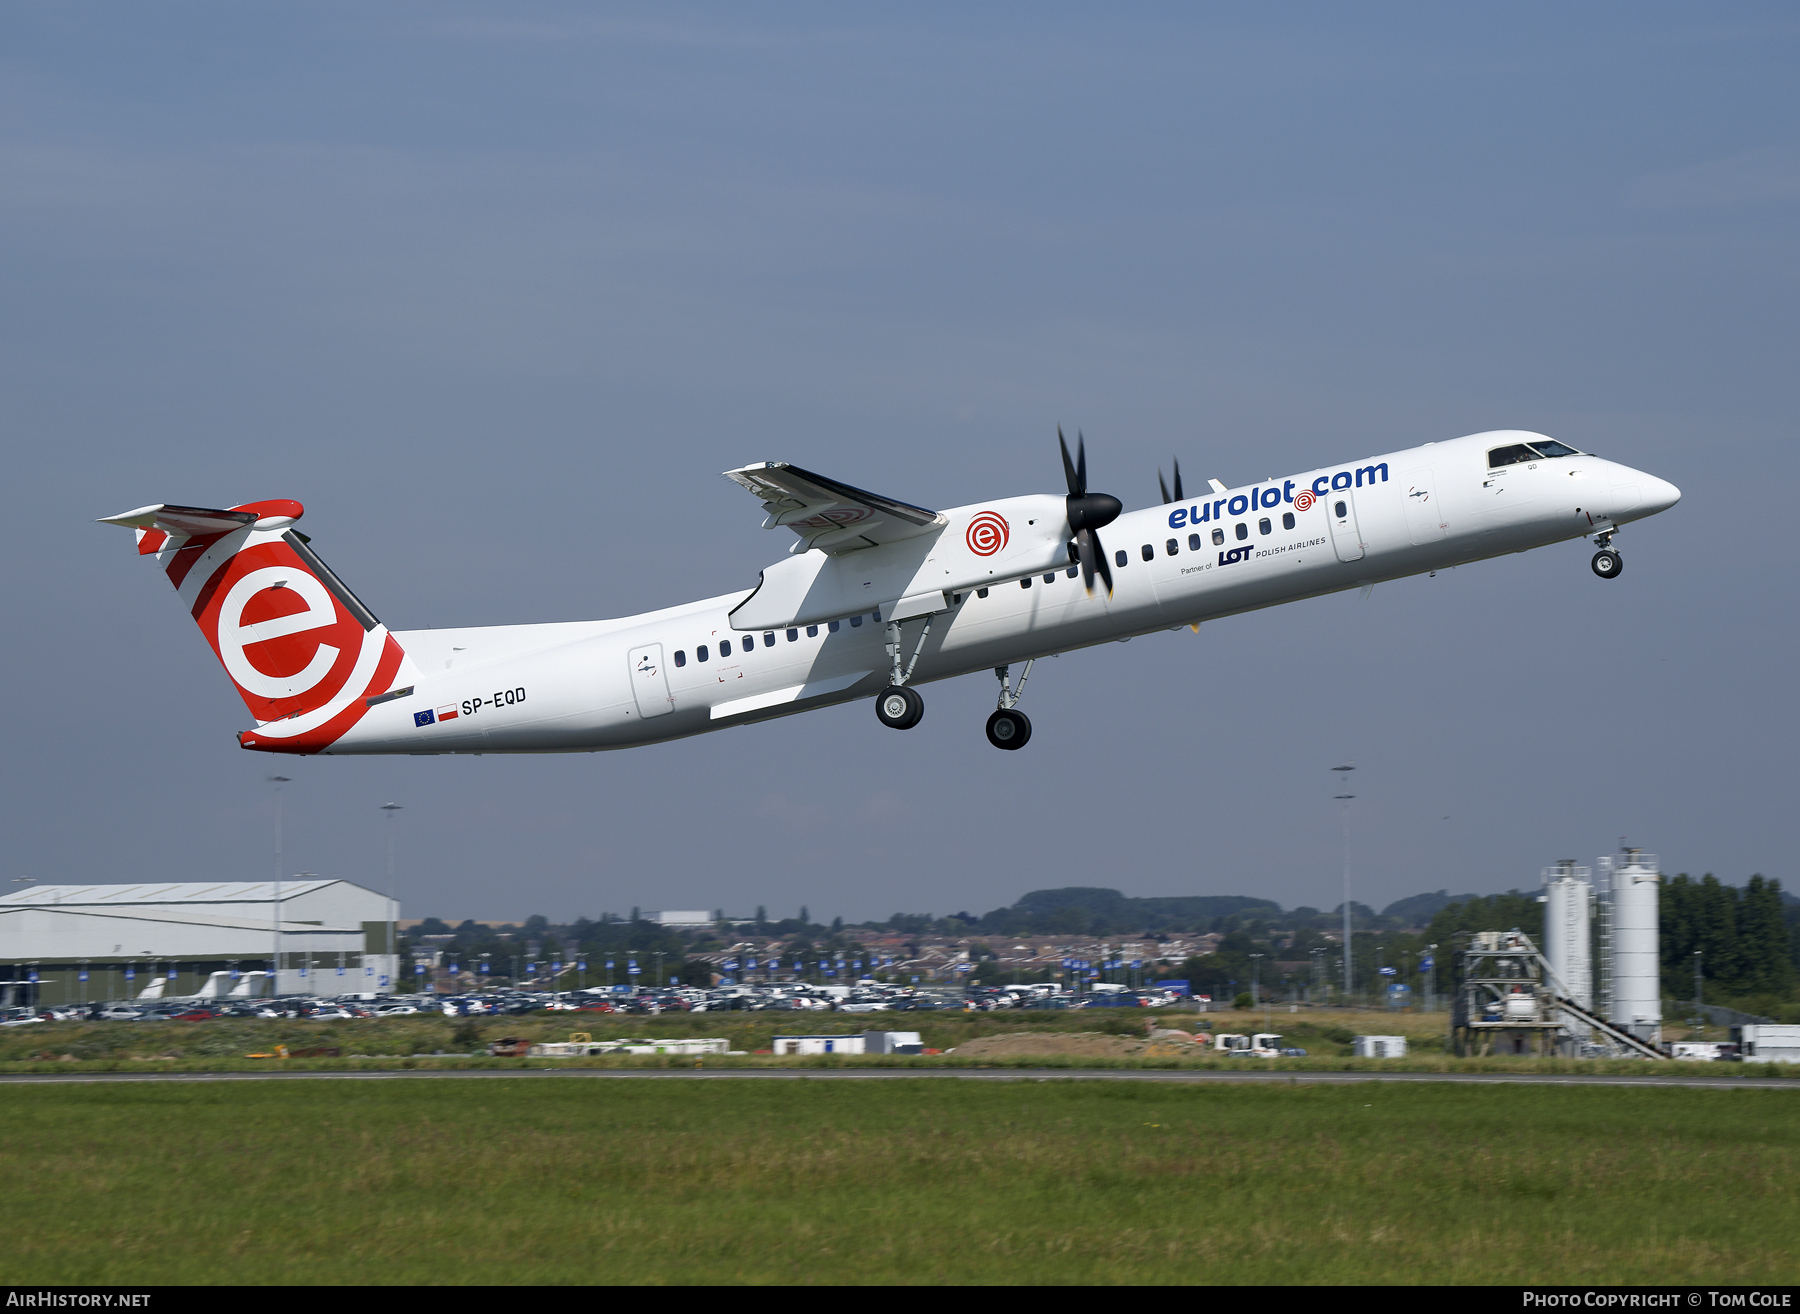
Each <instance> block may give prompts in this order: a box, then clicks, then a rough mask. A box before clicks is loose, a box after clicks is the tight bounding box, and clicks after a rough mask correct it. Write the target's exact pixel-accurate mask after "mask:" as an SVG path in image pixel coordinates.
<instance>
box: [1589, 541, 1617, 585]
mask: <svg viewBox="0 0 1800 1314" xmlns="http://www.w3.org/2000/svg"><path fill="white" fill-rule="evenodd" d="M1594 543H1595V544H1596V545H1597V546H1598V547H1599V549H1600V550H1599V551H1598V552H1596V553H1594V559H1593V561H1592V562H1590V563H1589V564H1590V565H1592V566H1593V568H1594V573H1595V574H1596V575H1598V576H1599V577H1600V578H1601V579H1617V578H1618V577H1619V572H1620V571H1622V570H1624V569H1625V558H1624V557H1622V556H1620V555H1619V550H1618V549H1617V548H1615V547H1614V546H1613V545H1612V534H1611V533H1605V534H1599V535H1596V536H1595V538H1594Z"/></svg>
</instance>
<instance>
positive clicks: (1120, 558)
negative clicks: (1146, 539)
mask: <svg viewBox="0 0 1800 1314" xmlns="http://www.w3.org/2000/svg"><path fill="white" fill-rule="evenodd" d="M1130 560H1131V558H1130V557H1128V556H1126V555H1125V549H1124V548H1120V549H1119V550H1118V551H1117V552H1115V553H1113V565H1115V566H1123V565H1124V564H1125V563H1126V562H1127V561H1130Z"/></svg>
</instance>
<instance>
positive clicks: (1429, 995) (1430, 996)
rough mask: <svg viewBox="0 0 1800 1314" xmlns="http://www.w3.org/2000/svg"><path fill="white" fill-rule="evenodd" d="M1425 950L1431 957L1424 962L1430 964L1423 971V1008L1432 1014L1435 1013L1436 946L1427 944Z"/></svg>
mask: <svg viewBox="0 0 1800 1314" xmlns="http://www.w3.org/2000/svg"><path fill="white" fill-rule="evenodd" d="M1425 948H1426V950H1427V951H1428V952H1429V953H1430V954H1431V957H1429V958H1427V959H1426V960H1425V961H1426V962H1427V963H1429V964H1430V966H1429V967H1427V968H1426V969H1425V1006H1426V1007H1427V1008H1429V1009H1430V1010H1431V1011H1432V1012H1433V1013H1435V1012H1437V946H1436V945H1435V944H1428V945H1426V946H1425Z"/></svg>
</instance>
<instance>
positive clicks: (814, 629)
mask: <svg viewBox="0 0 1800 1314" xmlns="http://www.w3.org/2000/svg"><path fill="white" fill-rule="evenodd" d="M806 637H807V638H809V639H816V638H818V637H819V627H818V626H817V625H808V626H807V627H806Z"/></svg>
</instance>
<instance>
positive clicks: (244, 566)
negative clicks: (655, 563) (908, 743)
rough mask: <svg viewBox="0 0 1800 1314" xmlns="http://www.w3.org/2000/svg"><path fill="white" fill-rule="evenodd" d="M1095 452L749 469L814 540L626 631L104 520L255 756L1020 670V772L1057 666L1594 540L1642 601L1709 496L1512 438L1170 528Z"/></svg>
mask: <svg viewBox="0 0 1800 1314" xmlns="http://www.w3.org/2000/svg"><path fill="white" fill-rule="evenodd" d="M1058 439H1059V442H1060V440H1061V435H1060V434H1059V435H1058ZM1077 453H1078V454H1077V456H1076V457H1075V458H1074V459H1071V458H1070V456H1069V449H1068V446H1067V444H1066V443H1064V444H1062V459H1063V472H1064V476H1065V478H1066V480H1067V483H1068V493H1067V495H1066V496H1051V495H1031V496H1026V497H1011V498H1003V499H1000V500H998V501H992V502H979V503H976V504H974V505H971V506H962V507H955V508H953V509H951V510H948V511H929V510H926V509H925V508H924V507H919V506H913V505H911V504H910V503H907V502H900V501H896V500H894V499H893V498H890V497H882V496H879V495H877V494H874V493H868V492H864V491H863V490H862V489H859V488H852V487H850V486H849V485H848V484H842V483H839V482H838V481H836V480H835V479H827V478H825V477H823V476H821V475H816V474H812V473H810V472H808V471H806V470H802V469H799V468H798V467H796V466H792V465H786V464H783V463H780V462H769V463H765V464H762V465H748V466H745V467H743V468H742V469H739V470H728V471H726V477H727V478H728V479H731V480H733V481H734V482H736V483H738V484H740V485H742V486H743V487H744V488H745V489H746V490H747V491H748V492H750V493H752V494H754V495H755V496H756V497H757V498H758V499H759V500H760V501H761V502H762V504H763V507H764V509H765V510H766V511H767V512H768V518H767V519H766V520H765V521H764V522H763V526H764V528H767V529H773V528H776V527H785V528H787V529H790V530H792V531H793V532H794V533H795V534H796V535H798V536H799V537H798V541H797V542H795V543H794V544H793V545H792V546H791V547H790V548H789V555H788V557H787V559H786V560H783V561H780V562H777V563H776V564H774V565H772V566H770V567H769V568H768V569H766V570H764V571H763V572H762V578H761V580H760V581H759V582H758V584H757V586H756V587H755V588H752V589H747V590H740V591H738V592H735V593H728V594H725V595H724V596H722V597H716V598H706V599H703V600H701V601H699V602H690V603H685V604H683V605H681V606H678V607H670V608H667V609H666V610H663V611H653V612H647V613H645V614H643V615H641V616H626V617H622V618H619V619H617V620H592V621H564V622H557V623H552V624H545V625H502V626H492V627H483V628H478V629H447V630H443V629H434V630H406V631H400V632H389V630H388V629H387V627H386V626H384V625H383V624H381V622H380V621H378V620H376V619H375V615H374V613H373V612H371V611H370V610H369V608H368V607H366V606H365V605H363V603H362V601H361V600H360V599H359V598H358V597H357V596H356V594H354V593H352V592H351V591H350V589H349V588H348V587H346V586H345V585H344V583H343V582H342V581H341V580H339V578H338V577H337V576H336V575H335V574H333V573H332V572H331V570H330V569H328V568H327V567H326V565H325V563H324V562H323V561H321V560H320V559H319V556H318V554H317V553H315V552H314V551H313V549H312V547H311V546H310V540H309V539H308V538H307V536H306V535H304V534H302V533H300V532H299V530H297V529H295V528H294V525H295V522H296V521H298V520H299V519H300V515H301V506H300V504H299V503H298V502H292V501H271V502H251V503H247V504H245V505H242V506H235V507H230V508H227V509H221V510H210V509H207V508H203V507H191V506H173V505H159V506H148V507H143V508H141V509H140V510H137V511H131V512H127V513H126V514H125V515H120V516H110V517H107V518H106V520H105V521H104V522H103V523H105V524H110V525H123V526H126V527H127V528H130V529H135V530H136V531H137V539H138V552H139V553H140V554H141V555H146V556H154V557H155V558H156V560H157V564H158V565H160V566H161V567H162V568H163V569H164V571H165V572H166V573H167V575H168V577H169V580H170V582H172V583H173V584H174V585H175V588H176V591H177V592H178V593H179V594H180V596H181V601H182V604H183V605H184V606H185V607H187V608H188V610H189V612H190V613H191V614H192V615H193V617H194V619H195V620H196V621H198V622H199V624H200V629H201V631H202V632H203V633H204V634H205V635H206V638H207V641H208V642H209V643H211V644H212V647H213V651H214V652H215V653H216V654H217V655H218V658H219V661H220V662H221V663H222V664H223V665H224V667H225V670H226V673H227V674H229V675H230V676H231V678H232V681H233V682H234V683H235V684H236V685H237V689H238V693H239V694H241V695H242V696H243V699H244V702H245V704H246V705H248V707H249V709H250V712H251V715H253V716H254V717H255V718H256V722H257V724H256V728H255V729H253V730H245V731H243V732H242V733H241V734H239V735H238V743H239V744H240V745H241V746H242V747H244V748H251V749H259V750H262V751H264V752H275V753H412V754H426V753H559V752H591V751H595V750H598V749H608V748H629V747H632V746H634V745H637V744H650V743H657V742H659V741H661V740H665V739H677V738H680V737H682V736H685V735H696V734H701V733H703V732H705V731H708V730H720V729H724V728H725V727H727V726H736V725H744V724H746V723H748V722H752V721H763V720H768V719H770V718H772V717H777V716H787V715H790V714H792V713H795V712H804V711H809V710H811V709H813V708H816V707H827V706H830V705H832V704H835V703H844V702H850V701H852V700H854V699H858V698H868V697H871V696H872V697H873V698H874V702H875V712H876V715H877V716H878V717H879V718H880V720H881V722H882V724H884V725H887V726H891V727H893V728H895V729H898V730H905V729H910V728H911V727H913V726H915V725H917V724H918V723H919V718H920V717H921V716H922V715H923V714H924V710H925V704H924V701H923V700H922V699H921V698H920V696H919V694H918V691H917V688H916V686H917V685H920V684H923V683H925V682H927V681H931V680H943V679H948V678H949V677H951V676H954V675H965V674H968V673H970V672H972V671H981V670H992V671H993V672H994V673H995V674H996V675H997V676H998V677H999V680H1000V694H999V699H998V704H999V705H998V706H997V708H996V709H995V711H994V713H993V715H991V716H990V717H989V718H988V721H987V736H988V740H989V742H991V743H992V744H993V745H994V746H995V747H996V748H1004V749H1017V748H1022V747H1023V746H1024V745H1025V742H1026V740H1028V739H1029V738H1030V737H1031V723H1030V721H1028V720H1026V718H1025V715H1024V713H1022V712H1020V711H1019V710H1018V707H1017V703H1018V701H1019V695H1020V694H1021V692H1022V691H1023V689H1024V685H1025V679H1026V677H1027V676H1028V675H1029V674H1030V671H1031V664H1032V662H1033V661H1035V660H1036V659H1037V658H1039V657H1044V656H1049V655H1051V654H1054V653H1060V652H1067V651H1069V650H1071V649H1074V648H1082V647H1087V646H1090V645H1092V644H1098V643H1106V642H1113V641H1119V640H1124V639H1129V638H1132V637H1134V636H1136V635H1140V634H1150V633H1153V632H1155V631H1157V630H1166V629H1179V628H1181V627H1182V626H1184V625H1186V626H1192V627H1196V628H1197V627H1198V626H1199V624H1200V622H1202V621H1206V620H1212V619H1214V618H1216V617H1220V616H1229V615H1232V614H1233V613H1236V612H1243V611H1252V610H1255V609H1256V608H1259V607H1270V606H1274V605H1275V604H1276V603H1281V602H1293V601H1295V600H1297V599H1300V598H1311V597H1316V596H1318V595H1320V594H1324V593H1333V592H1337V591H1339V590H1343V589H1350V588H1356V587H1362V588H1365V589H1366V588H1370V587H1372V586H1373V585H1374V584H1375V583H1377V582H1379V581H1382V580H1390V579H1398V578H1400V577H1402V576H1405V575H1416V574H1419V573H1421V572H1424V571H1432V570H1438V569H1441V568H1444V567H1447V566H1455V565H1460V564H1462V563H1464V562H1470V561H1478V560H1480V559H1482V558H1484V557H1494V556H1500V555H1501V554H1503V553H1508V552H1521V551H1524V550H1525V549H1527V548H1534V547H1541V546H1544V545H1546V544H1550V543H1556V542H1561V541H1562V540H1565V539H1573V538H1585V537H1589V536H1592V537H1593V538H1594V539H1595V540H1596V546H1597V547H1598V549H1599V550H1598V551H1596V552H1595V553H1594V557H1593V563H1592V565H1593V571H1594V573H1595V574H1596V575H1598V576H1600V577H1601V578H1602V579H1615V578H1617V577H1618V575H1619V572H1620V569H1621V566H1622V562H1621V558H1620V556H1619V553H1618V550H1617V549H1616V548H1614V547H1613V545H1612V541H1613V538H1614V536H1615V535H1616V534H1617V533H1618V531H1619V528H1620V526H1622V525H1624V524H1626V523H1627V522H1629V521H1632V520H1641V519H1643V518H1644V517H1646V516H1651V515H1655V514H1656V513H1657V512H1658V511H1664V510H1667V509H1668V508H1669V507H1671V506H1674V505H1675V503H1676V502H1677V501H1678V500H1679V499H1680V497H1681V493H1680V490H1679V489H1677V488H1676V487H1675V486H1674V485H1673V484H1670V483H1668V482H1666V481H1665V480H1662V479H1658V478H1657V477H1656V476H1654V475H1649V474H1645V473H1643V472H1642V471H1639V470H1633V469H1631V468H1630V467H1628V466H1623V465H1618V464H1615V463H1614V462H1611V461H1605V460H1601V459H1600V458H1599V457H1597V456H1593V455H1589V454H1586V453H1583V452H1578V451H1576V450H1575V449H1574V448H1572V447H1569V446H1567V445H1566V444H1563V443H1560V442H1556V441H1554V440H1553V439H1550V438H1546V437H1544V436H1543V435H1542V434H1535V433H1523V432H1514V431H1502V432H1495V433H1482V434H1475V435H1473V436H1472V437H1467V438H1457V439H1454V440H1452V441H1448V442H1439V443H1427V444H1425V445H1424V446H1423V447H1414V448H1411V449H1409V450H1406V451H1400V452H1390V453H1388V454H1387V455H1385V456H1374V457H1370V458H1368V459H1366V460H1361V461H1352V462H1347V463H1345V464H1342V465H1336V466H1328V467H1325V468H1323V469H1319V470H1312V471H1307V472H1305V473H1303V474H1296V475H1293V476H1291V477H1288V478H1281V479H1268V480H1264V481H1263V482H1261V483H1259V484H1254V485H1249V486H1245V487H1242V488H1226V487H1225V486H1224V485H1223V484H1221V483H1220V482H1219V481H1218V480H1216V479H1213V480H1209V481H1208V484H1209V485H1210V487H1209V490H1208V491H1207V493H1206V494H1205V495H1204V496H1202V497H1198V498H1194V497H1190V496H1188V495H1187V493H1186V492H1185V491H1184V490H1183V488H1182V485H1181V471H1180V467H1179V466H1177V467H1176V468H1175V472H1174V473H1175V486H1174V489H1173V491H1172V492H1171V491H1169V490H1168V489H1167V488H1166V487H1165V488H1164V492H1163V504H1162V505H1161V506H1158V507H1155V508H1153V509H1149V510H1143V511H1133V512H1130V513H1126V512H1124V510H1123V508H1122V506H1121V505H1120V503H1119V500H1118V499H1117V498H1115V497H1112V496H1109V495H1108V494H1106V493H1093V492H1089V491H1088V485H1087V454H1086V450H1085V447H1083V446H1082V445H1080V444H1079V443H1078V445H1077ZM1157 480H1158V483H1159V484H1160V483H1161V480H1162V476H1161V474H1160V473H1159V474H1158V475H1157ZM1102 530H1105V531H1106V539H1105V543H1104V544H1103V543H1102V541H1101V532H1100V531H1102ZM1015 663H1023V669H1022V670H1021V671H1020V673H1019V677H1018V681H1017V683H1016V684H1015V683H1013V682H1012V681H1011V678H1010V672H1011V667H1012V666H1013V665H1014V664H1015Z"/></svg>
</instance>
